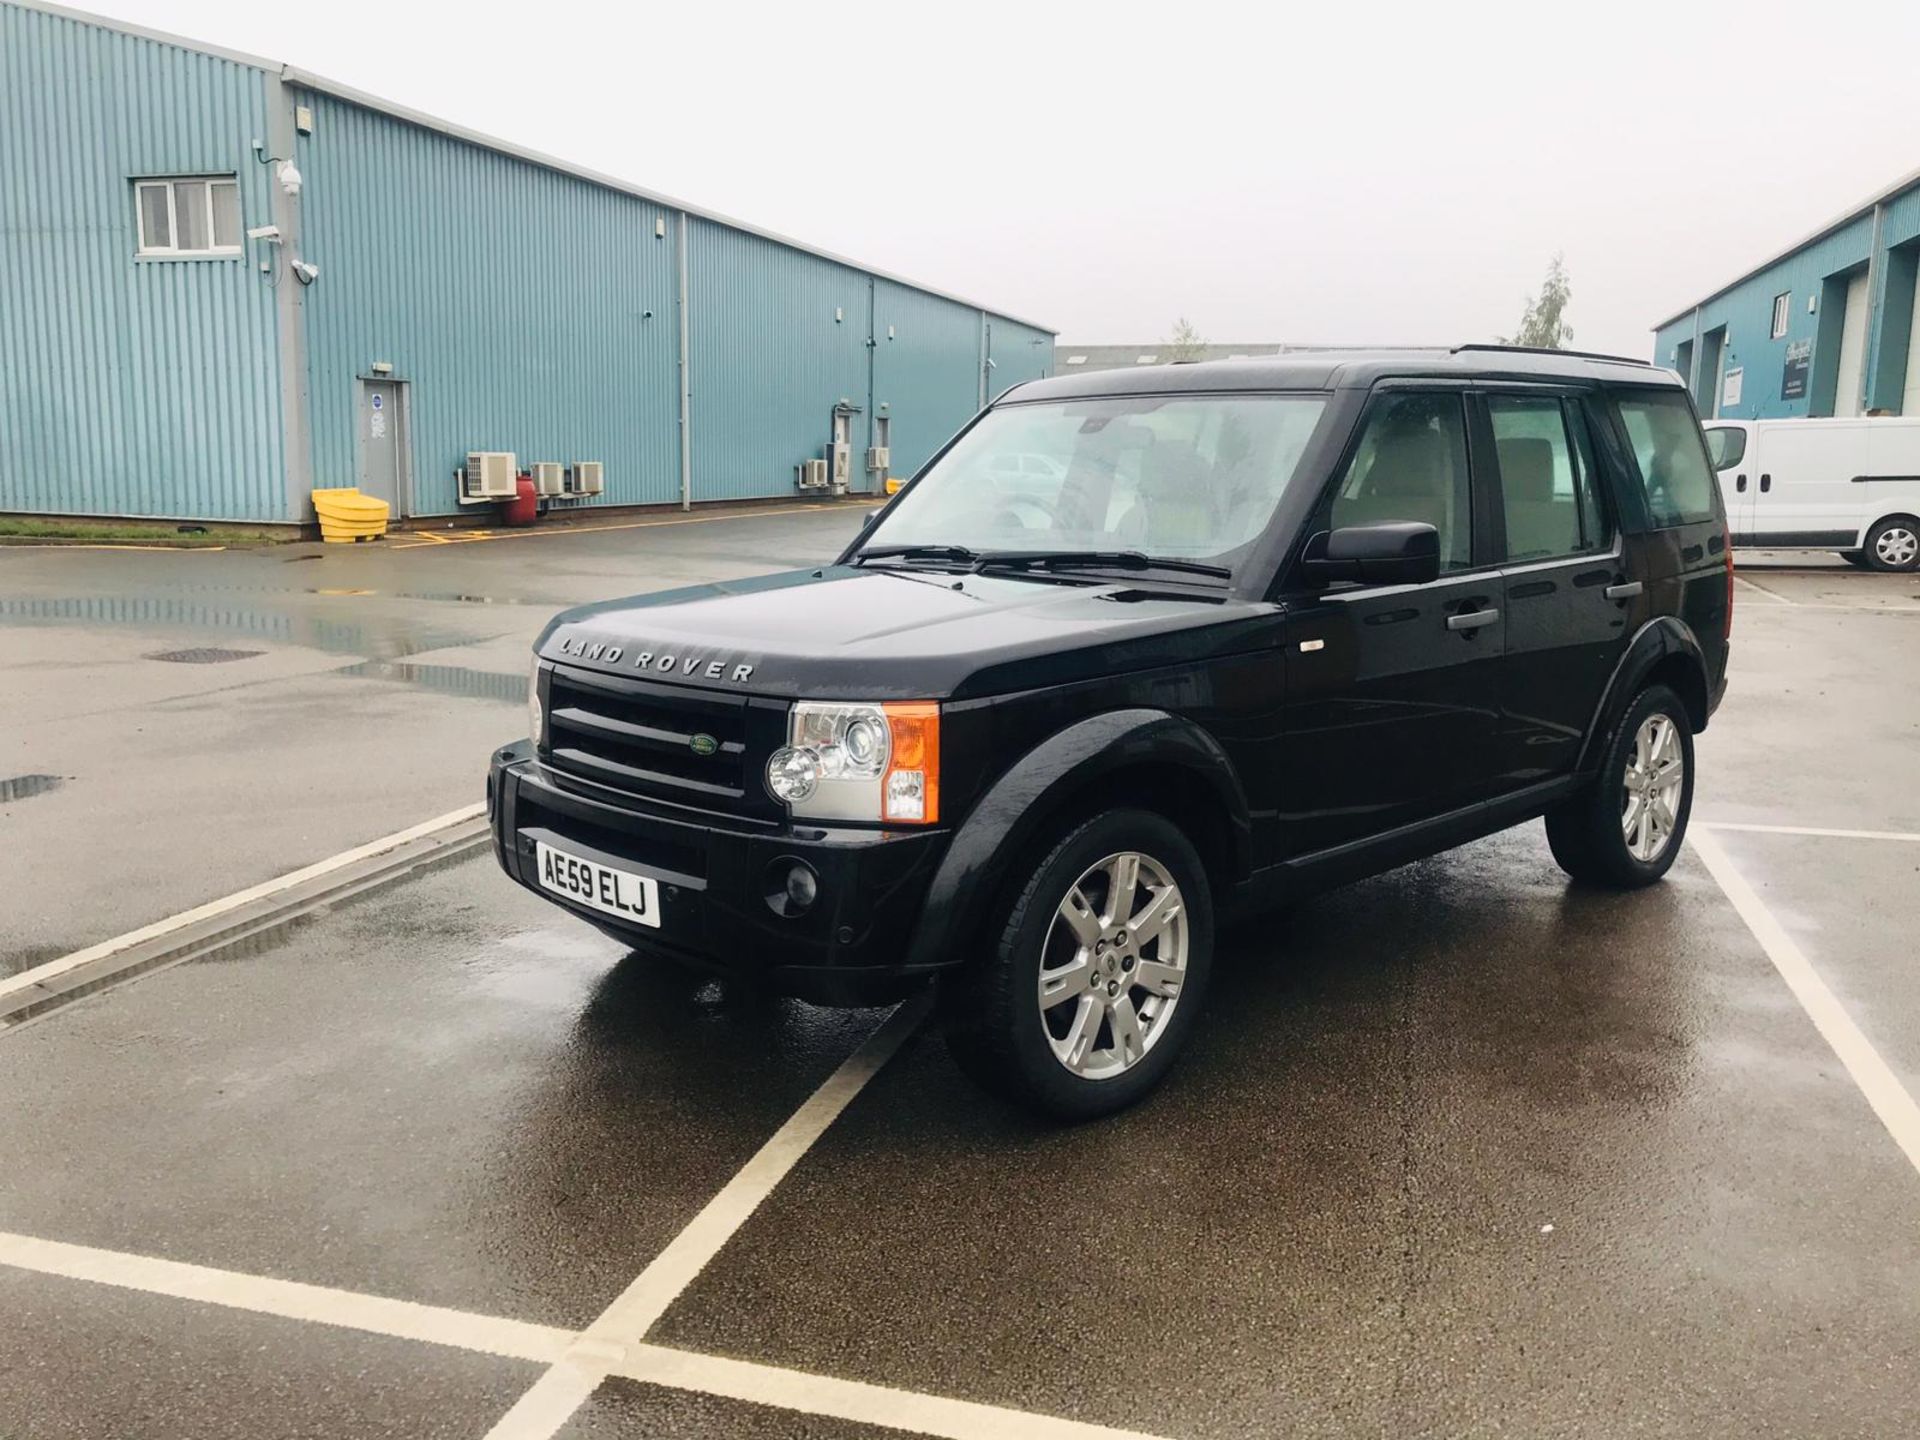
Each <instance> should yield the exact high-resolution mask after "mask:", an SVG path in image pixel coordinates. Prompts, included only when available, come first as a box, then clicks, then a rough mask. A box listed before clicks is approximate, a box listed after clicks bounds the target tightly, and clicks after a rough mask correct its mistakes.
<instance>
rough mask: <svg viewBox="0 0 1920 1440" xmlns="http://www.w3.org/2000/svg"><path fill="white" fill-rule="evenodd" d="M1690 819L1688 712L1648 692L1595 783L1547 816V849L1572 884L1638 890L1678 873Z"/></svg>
mask: <svg viewBox="0 0 1920 1440" xmlns="http://www.w3.org/2000/svg"><path fill="white" fill-rule="evenodd" d="M1692 813H1693V728H1692V726H1691V725H1689V724H1688V723H1687V709H1686V706H1684V705H1683V704H1681V703H1680V697H1679V696H1678V695H1676V694H1674V692H1673V691H1672V690H1669V689H1668V688H1667V687H1666V686H1665V685H1650V686H1648V687H1647V688H1646V689H1645V690H1642V691H1641V692H1640V694H1639V695H1638V696H1636V697H1635V699H1634V702H1633V704H1632V705H1630V706H1628V707H1627V713H1626V715H1625V716H1624V717H1623V718H1622V720H1621V722H1620V726H1619V728H1618V729H1617V730H1615V732H1614V735H1613V739H1612V740H1611V741H1610V742H1609V743H1608V745H1607V750H1606V754H1605V755H1604V756H1603V757H1602V759H1601V764H1600V773H1599V774H1598V775H1597V776H1596V777H1595V779H1594V781H1593V783H1592V784H1591V785H1589V786H1588V787H1587V789H1586V790H1585V791H1583V792H1582V793H1581V794H1579V795H1578V796H1576V797H1575V798H1574V799H1572V800H1569V801H1568V802H1567V803H1566V804H1564V805H1562V806H1561V807H1560V808H1559V809H1557V810H1554V811H1551V812H1549V814H1548V815H1547V844H1548V845H1549V846H1550V847H1551V848H1552V850H1553V858H1554V859H1555V860H1557V861H1558V862H1559V864H1560V868H1561V869H1562V870H1565V871H1566V872H1567V873H1568V874H1569V875H1571V876H1573V878H1574V879H1576V880H1585V881H1589V882H1591V883H1593V884H1596V885H1607V886H1612V887H1614V888H1617V889H1623V890H1624V889H1634V888H1636V887H1638V886H1641V885H1651V884H1652V883H1653V882H1654V881H1656V880H1658V879H1659V878H1660V877H1661V876H1663V875H1665V874H1666V873H1667V871H1668V870H1669V869H1671V868H1672V867H1673V862H1674V860H1675V859H1676V858H1678V856H1679V854H1680V844H1681V841H1682V840H1684V839H1685V838H1686V833H1687V817H1688V816H1689V815H1691V814H1692Z"/></svg>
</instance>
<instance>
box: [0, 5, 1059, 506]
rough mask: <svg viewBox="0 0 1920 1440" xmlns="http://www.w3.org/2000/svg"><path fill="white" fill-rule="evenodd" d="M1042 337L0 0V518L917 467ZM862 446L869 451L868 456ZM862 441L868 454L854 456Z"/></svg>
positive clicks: (755, 488)
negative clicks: (495, 477)
mask: <svg viewBox="0 0 1920 1440" xmlns="http://www.w3.org/2000/svg"><path fill="white" fill-rule="evenodd" d="M1052 362H1053V333H1052V332H1051V331H1050V330H1048V329H1046V328H1044V327H1042V326H1038V325H1034V324H1031V323H1028V322H1025V321H1022V320H1019V319H1016V318H1014V317H1012V316H1008V315H1005V314H1002V313H999V312H997V311H994V310H991V309H987V308H985V307H983V306H980V305H977V304H974V303H972V302H970V301H965V300H961V299H958V298H956V297H954V296H950V295H946V294H943V293H941V292H938V291H934V290H930V289H928V288H926V287H925V286H921V285H916V284H913V283H912V282H910V281H906V280H901V279H897V278H895V277H893V276H890V275H886V274H882V273H880V272H878V271H875V270H872V269H870V268H868V267H865V266H862V265H859V264H856V263H855V262H853V261H850V260H845V259H842V258H839V257H837V256H834V255H830V254H827V253H824V252H822V251H820V250H817V249H814V248H813V247H810V246H807V245H803V244H801V243H799V242H797V241H794V240H791V239H787V238H784V237H782V236H779V235H774V234H771V233H769V232H767V231H764V230H760V229H757V228H756V227H754V226H751V225H747V224H743V223H741V222H739V221H735V220H730V219H727V218H725V217H722V216H718V215H713V214H710V213H707V212H705V211H702V210H699V209H697V208H695V207H693V206H690V205H687V204H685V203H683V202H680V201H677V200H673V199H669V198H667V197H664V196H660V195H655V194H652V193H651V192H648V191H645V190H642V189H640V188H638V187H636V186H633V185H629V184H627V183H626V182H624V181H620V180H616V179H612V178H610V177H607V176H603V175H598V174H594V173H592V172H589V171H586V170H583V169H581V168H579V167H577V166H573V165H569V164H567V163H565V162H564V161H560V160H556V159H553V158H551V157H548V156H543V155H538V154H534V153H532V152H529V151H525V150H521V149H519V148H517V147H515V146H513V145H510V144H506V143H504V142H501V141H498V140H493V139H489V138H487V137H485V136H481V135H476V134H473V133H471V132H468V131H465V130H463V129H461V128H460V127H458V126H454V125H449V124H445V123H443V122H441V121H438V120H435V119H433V118H431V117H429V116H425V115H421V114H418V113H415V112H413V111H410V110H407V109H405V108H404V107H401V106H398V105H393V104H390V103H388V102H386V101H383V100H379V99H376V98H374V97H372V96H368V95H364V94H361V93H358V92H356V91H353V90H351V89H348V88H347V87H345V86H342V85H338V84H335V83H333V82H331V81H328V80H326V79H323V78H321V77H319V76H316V75H311V74H308V73H307V72H305V71H302V70H299V69H297V68H294V67H292V66H283V65H280V64H277V63H274V62H270V61H264V60H260V59H257V58H255V57H252V56H247V55H242V54H238V53H235V52H232V51H227V50H223V49H221V48H219V47H217V46H211V45H202V44H199V43H196V42H193V41H187V40H182V39H179V38H177V37H172V36H166V35H161V34H158V33H155V32H150V31H146V30H143V29H141V28H140V27H137V26H129V25H125V24H122V23H120V22H118V21H110V20H104V19H100V18H98V17H94V16H89V15H84V14H80V13H77V12H74V11H71V10H67V9H65V8H62V7H58V6H54V5H49V4H45V3H42V0H0V512H11V513H26V514H48V515H103V516H153V517H164V518H169V519H197V520H220V521H251V522H265V523H272V522H294V521H303V520H307V519H310V518H311V516H312V506H311V503H310V500H309V491H311V490H312V489H314V488H316V487H330V486H348V485H358V486H360V487H361V488H362V489H364V490H367V491H368V492H370V493H375V494H380V495H382V496H383V497H384V498H387V499H390V500H391V501H392V502H393V503H394V504H395V506H396V509H397V512H398V513H399V514H401V515H405V516H436V515H453V514H457V513H459V512H460V511H461V510H462V508H463V507H462V506H461V504H460V497H459V493H458V485H457V481H456V478H455V471H456V469H457V467H459V466H461V465H462V464H464V462H465V460H466V457H467V455H468V454H469V453H470V452H473V451H511V452H513V453H514V454H515V455H516V456H517V457H518V461H519V463H520V466H521V468H523V469H524V468H526V467H527V466H529V465H531V464H533V463H534V462H536V461H551V462H555V463H558V464H561V465H573V464H576V463H578V462H583V461H598V462H600V463H601V465H602V466H603V467H604V471H603V473H604V490H603V491H602V492H601V493H600V494H598V495H595V496H591V497H584V498H581V499H579V500H577V501H567V502H562V503H577V504H595V505H652V504H671V503H679V504H690V503H697V502H701V501H713V500H742V499H752V498H761V497H774V496H782V495H792V494H794V493H795V492H796V484H797V467H799V466H800V465H801V464H802V462H804V461H806V460H809V459H814V458H828V457H830V456H831V454H832V451H831V449H830V447H831V446H832V445H834V444H835V443H836V442H838V443H840V444H842V445H844V446H845V451H844V454H845V456H846V458H847V461H848V463H847V467H846V472H845V473H846V480H847V485H848V488H849V489H850V490H852V491H854V492H859V491H862V490H873V489H876V488H877V487H878V486H879V484H880V482H881V479H882V477H883V474H884V473H887V472H890V473H892V474H895V475H907V474H911V473H912V472H913V470H915V469H916V468H918V466H919V465H920V464H921V463H922V462H923V461H924V460H926V458H927V457H928V456H929V455H931V454H932V453H933V451H934V450H935V449H937V448H938V447H939V445H940V444H941V443H942V442H943V441H944V440H945V439H946V438H947V437H948V436H949V435H950V434H952V433H953V431H954V430H956V429H958V428H959V426H960V425H961V424H963V423H964V422H965V421H966V420H967V418H968V417H969V416H971V415H972V414H973V412H974V411H975V410H976V409H978V408H979V406H980V405H981V404H983V403H984V402H985V401H986V400H987V399H988V398H991V396H992V395H995V394H998V393H1000V392H1001V391H1003V390H1005V389H1006V388H1007V387H1008V386H1010V385H1013V384H1016V383H1018V382H1020V381H1022V380H1027V379H1032V378H1035V377H1037V376H1040V375H1045V374H1048V373H1049V372H1050V371H1051V369H1052ZM875 452H879V453H875ZM881 460H884V461H885V462H886V465H885V469H884V470H882V469H880V468H878V467H877V465H870V463H869V462H870V461H872V462H878V461H881Z"/></svg>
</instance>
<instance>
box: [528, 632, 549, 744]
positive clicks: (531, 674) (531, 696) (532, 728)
mask: <svg viewBox="0 0 1920 1440" xmlns="http://www.w3.org/2000/svg"><path fill="white" fill-rule="evenodd" d="M527 734H528V735H529V736H530V737H532V740H533V744H534V748H535V749H538V748H539V747H540V746H542V745H544V744H546V741H547V712H546V711H545V710H543V709H541V707H540V657H539V656H538V655H536V656H534V657H533V668H532V669H531V670H530V671H528V672H527Z"/></svg>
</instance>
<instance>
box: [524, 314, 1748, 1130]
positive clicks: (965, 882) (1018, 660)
mask: <svg viewBox="0 0 1920 1440" xmlns="http://www.w3.org/2000/svg"><path fill="white" fill-rule="evenodd" d="M1009 456H1018V457H1021V459H1020V463H1019V464H1017V465H1009V464H1008V463H1007V457H1009ZM1026 457H1038V463H1035V462H1033V461H1030V460H1028V459H1027V458H1026ZM1009 475H1013V476H1017V477H1018V478H1017V481H1013V482H1010V481H1009V480H1008V479H1007V477H1008V476H1009ZM1731 617H1732V561H1731V556H1730V553H1729V551H1728V546H1727V536H1726V530H1725V518H1724V515H1723V512H1722V509H1721V502H1720V497H1719V492H1718V489H1717V487H1716V486H1715V485H1714V482H1713V473H1712V470H1711V469H1710V468H1709V465H1708V460H1707V453H1706V448H1705V445H1704V443H1703V441H1702V439H1701V434H1700V427H1699V422H1698V420H1697V418H1696V416H1695V414H1694V411H1693V408H1692V405H1691V403H1690V401H1689V400H1688V397H1687V394H1686V391H1685V390H1684V389H1683V388H1682V387H1681V386H1680V384H1679V383H1678V381H1677V380H1676V379H1675V377H1674V376H1673V375H1671V374H1669V373H1668V372H1666V371H1662V370H1656V369H1653V368H1651V367H1649V366H1646V365H1642V364H1637V363H1634V362H1630V361H1622V360H1615V359H1609V358H1605V357H1597V356H1593V357H1590V356H1578V355H1570V354H1563V353H1550V352H1549V353H1534V352H1526V351H1519V350H1506V349H1497V348H1492V347H1484V346H1464V347H1461V348H1460V349H1457V350H1455V351H1452V352H1451V353H1448V352H1438V351H1436V352H1424V353H1423V352H1406V353H1380V354H1350V353H1349V354H1339V355H1315V354H1299V355H1292V356H1287V357H1282V358H1277V359H1262V360H1244V361H1224V362H1219V363H1214V364H1200V365H1177V366H1163V367H1157V368H1151V369H1146V368H1143V369H1137V370H1126V371H1116V372H1111V373H1106V374H1091V375H1083V376H1068V377H1060V378H1056V379H1051V380H1040V381H1035V382H1033V383H1030V384H1026V385H1021V386H1018V387H1016V388H1015V389H1013V390H1011V391H1009V392H1008V393H1007V394H1005V395H1003V396H1001V397H1000V399H999V400H998V401H997V402H996V403H994V404H993V405H992V406H990V407H989V408H988V409H987V410H985V411H984V412H982V414H981V415H980V416H979V417H977V418H976V419H975V420H974V421H973V422H972V423H971V424H970V425H968V426H967V427H966V429H965V430H963V431H962V432H961V433H960V434H959V435H957V436H956V437H955V438H954V439H953V440H952V441H950V442H949V443H948V444H947V446H946V448H945V449H943V450H942V451H941V452H940V453H939V454H938V455H936V456H935V457H934V458H933V459H932V460H931V461H930V462H929V463H928V464H927V465H926V466H925V468H924V469H922V470H921V471H920V473H919V474H918V475H916V476H915V477H914V478H913V480H912V482H911V483H910V484H908V485H907V486H906V487H905V488H904V489H903V490H902V491H901V492H900V493H899V494H898V495H896V496H895V497H894V498H893V499H892V500H891V501H889V502H888V504H887V505H886V506H885V508H884V509H882V510H880V511H879V512H878V514H877V515H876V516H875V517H873V519H872V521H871V523H870V524H869V525H868V526H867V527H866V529H865V531H864V533H863V534H862V536H861V538H860V539H859V540H857V541H856V542H854V543H853V544H852V545H850V546H849V547H848V548H847V550H846V552H845V553H844V554H842V555H841V556H840V557H839V558H838V559H837V560H835V561H833V562H832V563H831V564H827V565H823V566H821V567H820V568H819V569H814V570H800V571H795V572H791V573H788V574H779V575H768V576H765V577H763V578H760V579H755V580H747V581H737V582H727V583H722V584H713V585H702V586H696V587H693V588H690V589H682V590H674V591H669V592H667V593H664V594H657V595H648V596H644V597H640V598H636V599H629V600H616V601H612V602H609V603H607V604H602V605H594V606H589V607H586V608H584V609H579V610H571V611H568V612H567V613H566V614H564V615H561V616H559V617H558V618H557V619H555V620H554V621H553V623H552V624H551V625H550V626H548V628H547V630H546V632H545V633H544V634H543V635H542V637H541V639H540V642H539V644H538V646H537V655H536V660H535V667H534V678H533V697H532V704H533V727H532V728H533V734H532V737H531V739H529V740H526V741H522V742H520V743H518V744H515V745H512V746H509V747H507V748H506V749H503V750H501V751H499V752H498V753H497V754H496V755H495V756H494V759H493V766H492V772H491V775H490V777H489V781H488V786H487V796H488V803H489V808H490V811H491V815H492V821H493V834H494V839H495V845H496V849H497V852H498V855H499V859H500V863H501V864H502V865H503V866H504V867H505V868H506V871H507V873H508V874H509V875H511V876H512V877H513V878H514V879H515V880H518V881H519V882H520V883H521V884H523V885H526V886H528V887H529V888H532V889H536V890H538V891H539V892H540V893H542V894H544V895H546V896H548V897H549V898H551V899H553V900H555V901H557V902H558V903H560V904H562V905H565V906H567V907H568V908H570V909H572V910H574V911H576V912H577V913H578V914H580V915H581V917H582V918H584V919H586V920H588V921H590V922H592V923H593V924H595V925H598V926H600V927H601V928H602V929H604V930H606V931H608V932H609V933H611V934H613V935H615V936H617V937H619V938H620V939H621V940H622V941H625V942H628V943H630V944H632V945H633V946H634V947H635V948H636V949H639V950H641V951H644V952H648V953H651V954H657V955H661V956H665V957H670V958H675V959H680V960H685V961H688V962H692V963H694V964H698V965H702V966H706V967H710V968H714V969H717V970H719V971H721V972H724V973H732V974H735V975H742V976H747V977H751V978H752V979H753V980H754V981H756V982H759V983H761V984H764V985H767V986H771V987H775V988H778V989H781V990H784V991H787V992H790V993H793V994H797V995H800V996H803V997H806V998H808V999H812V1000H815V1001H819V1002H823V1003H828V1004H856V1003H863V1002H873V1001H876V1000H883V999H888V998H892V997H897V996H899V995H900V994H902V993H903V992H905V991H906V990H908V989H910V988H912V987H915V986H918V985H922V984H925V983H926V982H928V981H929V980H931V981H933V982H935V983H936V984H937V985H938V994H939V1003H940V1009H941V1011H942V1014H943V1016H944V1019H945V1024H946V1029H947V1033H948V1036H949V1040H950V1043H951V1045H952V1048H953V1050H954V1053H955V1055H956V1056H957V1057H958V1058H959V1059H960V1061H961V1063H962V1064H963V1065H964V1066H965V1067H966V1069H967V1070H968V1071H969V1072H970V1073H971V1074H973V1075H974V1076H975V1077H976V1078H978V1079H979V1080H980V1081H982V1082H983V1083H985V1084H987V1085H989V1086H991V1087H993V1088H995V1089H997V1090H1000V1091H1002V1092H1005V1093H1008V1094H1011V1095H1013V1096H1015V1097H1017V1098H1019V1099H1021V1100H1024V1101H1026V1102H1028V1103H1030V1104H1033V1105H1036V1106H1038V1107H1040V1108H1043V1109H1045V1110H1047V1111H1050V1112H1052V1113H1053V1114H1056V1115H1060V1116H1067V1117H1081V1116H1090V1115H1094V1114H1097V1113H1100V1112H1103V1111H1108V1110H1112V1109H1115V1108H1117V1107H1119V1106H1121V1105H1124V1104H1127V1103H1128V1102H1130V1101H1132V1100H1134V1099H1136V1098H1137V1097H1139V1096H1140V1095H1141V1094H1142V1093H1144V1092H1145V1091H1146V1090H1147V1089H1149V1088H1150V1087H1151V1086H1152V1085H1153V1084H1154V1083H1155V1082H1156V1081H1157V1080H1159V1079H1160V1077H1161V1076H1162V1075H1163V1074H1164V1073H1165V1071H1166V1070H1167V1068H1168V1067H1169V1066H1170V1065H1171V1064H1172V1062H1173V1059H1174V1056H1175V1055H1176V1053H1177V1052H1178V1051H1179V1050H1180V1048H1181V1046H1182V1045H1183V1044H1184V1043H1185V1041H1186V1038H1187V1033H1188V1031H1189V1029H1190V1028H1191V1027H1192V1026H1193V1025H1194V1024H1195V1023H1197V1021H1198V1019H1199V1010H1200V1007H1201V1002H1202V1001H1203V1000H1204V999H1205V995H1206V988H1207V974H1208V969H1209V965H1210V963H1211V960H1212V956H1213V946H1214V934H1215V927H1216V924H1217V920H1218V917H1219V916H1220V915H1221V913H1222V912H1223V911H1224V910H1226V909H1227V907H1228V906H1229V905H1232V906H1259V905H1263V904H1271V903H1274V902H1279V901H1286V900H1289V899H1292V898H1295V897H1298V896H1301V895H1304V894H1307V893H1310V892H1313V891H1316V890H1321V889H1324V888H1326V887H1328V886H1331V885H1337V884H1340V883H1342V882H1344V881H1349V880H1353V879H1355V878H1357V877H1359V876H1363V875H1367V874H1371V873H1374V872H1377V871H1380V870H1384V869H1387V868H1389V867H1391V866H1395V865H1400V864H1403V863H1405V862H1407V861H1409V860H1413V859H1415V858H1417V857H1420V856H1424V855H1430V854H1433V853H1434V852H1436V851H1440V850H1444V849H1447V848H1448V847H1450V846H1454V845H1459V844H1461V843H1462V842H1464V841H1468V840H1472V839H1474V838H1475V837H1477V836H1482V835H1486V834H1488V833H1489V832H1491V831H1495V830H1498V829H1501V828H1503V827H1505V826H1509V825H1514V824H1517V823H1519V822H1521V821H1524V820H1529V819H1531V818H1533V817H1534V816H1538V815H1544V816H1545V817H1546V827H1547V838H1548V841H1549V843H1550V844H1551V846H1552V849H1553V854H1554V857H1555V858H1556V859H1557V860H1558V861H1559V862H1560V864H1561V866H1562V867H1563V868H1565V869H1566V870H1567V872H1568V873H1569V874H1571V875H1573V876H1575V877H1577V878H1579V879H1581V880H1586V881H1593V882H1597V883H1600V884H1605V885H1614V886H1637V885H1645V884H1647V883H1649V882H1651V881H1654V880H1657V879H1659V878H1660V877H1661V875H1663V874H1664V873H1665V872H1666V870H1667V868H1668V867H1669V866H1670V865H1672V863H1673V861H1674V857H1675V855H1676V853H1677V851H1678V848H1679V846H1680V843H1681V837H1682V836H1683V835H1684V833H1685V831H1686V826H1687V815H1688V811H1689V808H1690V805H1691V802H1692V796H1693V778H1694V776H1693V737H1694V735H1695V734H1697V733H1698V732H1699V731H1700V730H1701V729H1703V728H1704V727H1705V726H1706V724H1707V718H1708V716H1710V715H1711V714H1712V713H1713V710H1714V707H1715V705H1716V704H1717V703H1718V701H1719V699H1720V696H1721V692H1722V690H1723V689H1724V687H1725V683H1726V666H1727V635H1728V628H1729V624H1730V621H1731Z"/></svg>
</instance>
